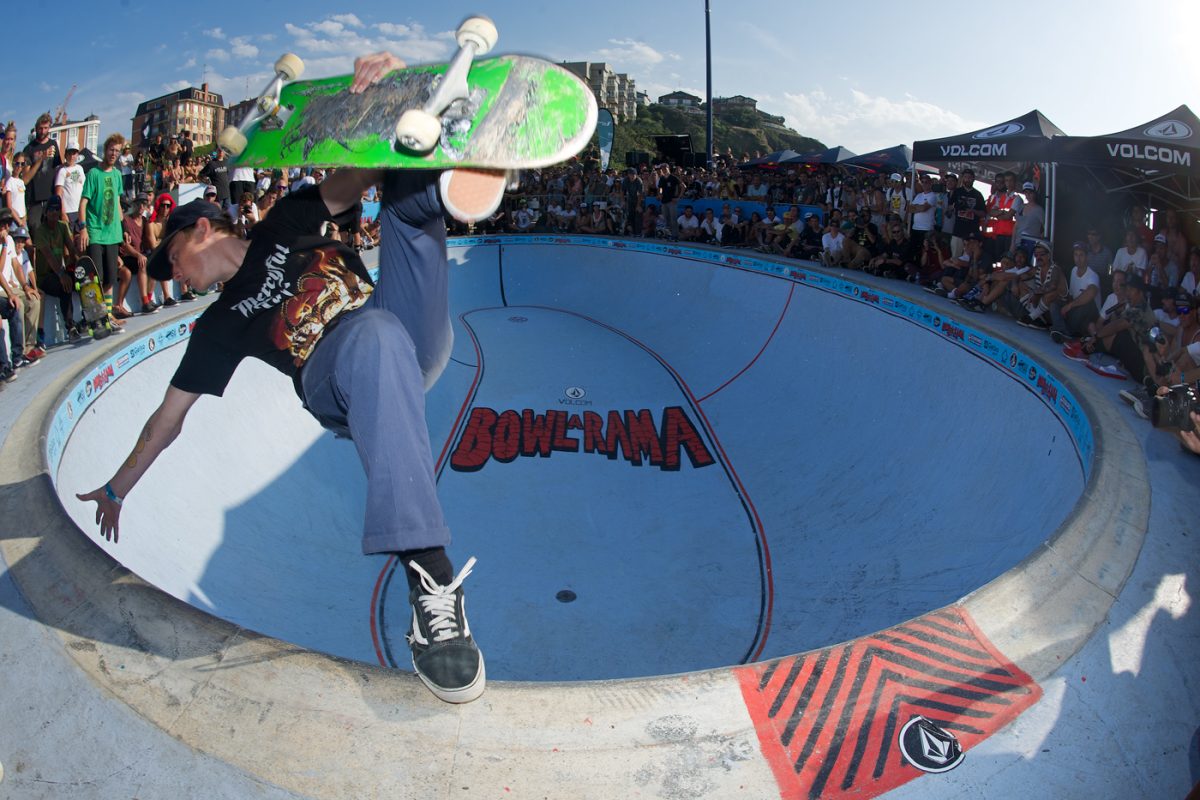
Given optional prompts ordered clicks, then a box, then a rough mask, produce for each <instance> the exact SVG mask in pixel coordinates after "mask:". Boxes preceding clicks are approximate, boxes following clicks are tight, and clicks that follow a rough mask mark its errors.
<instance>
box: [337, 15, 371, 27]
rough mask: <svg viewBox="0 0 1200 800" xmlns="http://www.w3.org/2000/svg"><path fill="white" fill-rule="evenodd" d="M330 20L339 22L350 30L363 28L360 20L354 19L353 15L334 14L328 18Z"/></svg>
mask: <svg viewBox="0 0 1200 800" xmlns="http://www.w3.org/2000/svg"><path fill="white" fill-rule="evenodd" d="M330 19H332V20H335V21H336V22H340V23H342V24H343V25H348V26H349V27H351V28H361V27H363V22H362V20H361V19H359V18H358V17H356V16H355V15H354V14H334V15H333V16H332V17H330Z"/></svg>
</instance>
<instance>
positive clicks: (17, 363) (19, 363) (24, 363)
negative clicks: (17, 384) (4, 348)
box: [12, 356, 34, 369]
mask: <svg viewBox="0 0 1200 800" xmlns="http://www.w3.org/2000/svg"><path fill="white" fill-rule="evenodd" d="M33 364H34V362H32V361H30V360H29V359H28V358H26V357H25V356H17V357H16V358H14V359H13V360H12V365H13V369H21V368H22V367H32V366H33Z"/></svg>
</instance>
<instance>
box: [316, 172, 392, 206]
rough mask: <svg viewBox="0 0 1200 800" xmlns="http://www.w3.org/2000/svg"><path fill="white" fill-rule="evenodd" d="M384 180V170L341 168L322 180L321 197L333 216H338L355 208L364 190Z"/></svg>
mask: <svg viewBox="0 0 1200 800" xmlns="http://www.w3.org/2000/svg"><path fill="white" fill-rule="evenodd" d="M381 180H383V170H378V169H339V170H338V171H337V172H335V173H333V174H332V175H330V176H329V177H328V178H326V179H325V180H323V181H321V186H320V189H321V199H322V200H324V201H325V207H326V208H328V209H329V215H330V216H331V217H337V216H338V215H339V214H343V213H345V212H346V211H349V210H350V209H351V208H353V207H354V206H355V205H356V204H357V203H358V202H359V199H360V198H361V197H362V193H363V190H365V189H367V188H368V187H370V186H373V185H374V184H376V183H378V182H379V181H381Z"/></svg>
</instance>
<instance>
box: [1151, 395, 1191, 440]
mask: <svg viewBox="0 0 1200 800" xmlns="http://www.w3.org/2000/svg"><path fill="white" fill-rule="evenodd" d="M1152 403H1153V405H1152V407H1151V411H1150V421H1151V422H1152V423H1153V424H1154V427H1156V428H1178V429H1179V430H1181V431H1191V430H1194V429H1195V426H1193V425H1192V418H1191V415H1190V412H1192V411H1197V412H1200V392H1198V391H1197V389H1196V387H1195V386H1188V385H1184V386H1172V387H1171V391H1170V392H1168V393H1167V394H1166V395H1165V396H1164V397H1154V398H1153V400H1152Z"/></svg>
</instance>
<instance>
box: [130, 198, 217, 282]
mask: <svg viewBox="0 0 1200 800" xmlns="http://www.w3.org/2000/svg"><path fill="white" fill-rule="evenodd" d="M224 216H225V212H224V211H222V210H221V208H220V207H219V206H217V205H215V204H214V203H210V202H208V201H207V200H193V201H192V202H190V203H188V204H186V205H182V206H179V208H177V209H175V210H174V211H173V212H171V216H169V217H167V228H166V230H165V231H164V234H165V235H164V236H163V240H162V241H161V242H159V244H158V247H156V248H154V252H153V253H151V254H150V259H149V260H148V261H147V262H146V274H147V275H149V276H150V277H151V278H153V279H154V280H156V281H169V280H171V278H172V277H173V275H172V269H171V261H170V259H168V258H167V247H168V246H170V244H171V240H172V239H174V238H175V235H176V234H177V233H179V232H180V231H185V230H187V229H188V228H190V227H192V226H193V225H195V224H196V223H197V222H199V221H200V219H201V218H204V219H220V218H221V217H224Z"/></svg>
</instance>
